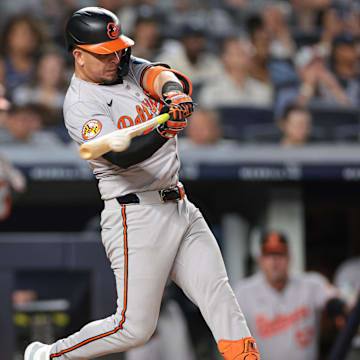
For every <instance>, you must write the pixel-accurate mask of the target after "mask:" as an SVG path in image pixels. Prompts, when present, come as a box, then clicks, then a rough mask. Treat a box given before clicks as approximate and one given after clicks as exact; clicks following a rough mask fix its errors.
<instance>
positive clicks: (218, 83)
mask: <svg viewBox="0 0 360 360" xmlns="http://www.w3.org/2000/svg"><path fill="white" fill-rule="evenodd" d="M92 5H96V6H101V7H105V8H108V9H109V10H111V11H113V12H115V13H116V14H117V15H118V16H119V18H120V20H121V25H122V30H123V32H124V33H125V34H127V35H128V36H130V37H132V38H133V39H134V40H135V46H134V47H133V55H135V56H138V57H144V58H147V59H149V60H152V61H159V62H163V63H167V64H169V65H170V66H172V67H174V68H176V69H178V70H179V71H181V72H184V73H186V74H188V75H189V77H190V78H191V79H192V81H193V85H194V93H193V98H194V99H195V101H196V102H197V103H198V104H199V105H198V108H199V109H201V108H205V109H206V111H215V112H218V113H219V114H217V115H216V116H217V117H219V118H220V125H224V129H223V132H222V133H223V137H224V138H228V139H231V138H234V139H235V140H237V141H242V142H275V143H276V142H279V143H281V144H282V145H284V146H298V145H304V144H306V143H308V142H310V141H330V142H331V141H358V136H359V135H358V133H359V132H358V127H359V125H358V105H359V102H360V77H359V66H358V62H359V61H358V60H359V54H360V42H359V39H360V7H359V3H358V2H357V1H351V0H350V1H346V0H340V1H335V0H333V1H332V0H317V1H309V0H304V1H300V0H289V1H285V0H283V1H281V0H279V1H265V0H252V1H249V0H208V1H205V0H197V1H190V0H173V1H164V0H158V1H156V0H98V1H96V0H89V1H83V0H62V1H60V0H50V1H46V2H44V1H41V0H32V1H25V0H23V1H16V2H14V1H10V0H5V1H2V3H1V16H0V31H1V33H0V34H1V57H0V84H1V94H2V96H3V98H4V99H3V100H2V101H5V100H7V101H9V102H10V104H11V110H10V111H9V113H8V114H7V113H6V110H5V109H7V106H5V107H4V106H3V107H2V108H3V110H2V112H3V113H2V116H1V124H0V126H1V128H0V136H1V139H4V141H20V142H31V144H37V143H38V142H40V143H41V142H42V141H46V139H47V138H48V139H49V140H50V139H51V141H53V139H54V136H53V135H55V137H57V138H58V140H59V141H60V142H61V141H62V142H65V143H66V142H68V141H69V138H68V137H67V135H66V133H65V131H64V127H63V123H62V102H63V99H64V94H65V91H66V86H67V84H68V82H69V79H70V77H71V76H72V73H71V70H70V69H71V66H70V65H71V62H72V57H71V54H69V53H67V52H66V50H65V44H64V37H63V28H64V23H65V21H66V19H67V18H68V16H69V14H71V13H72V12H73V11H74V10H76V9H78V8H80V7H82V6H92ZM34 105H35V106H34ZM29 106H30V108H31V111H32V112H33V113H34V112H35V113H37V118H38V121H33V119H32V117H31V116H26V117H25V118H24V119H23V122H22V127H24V129H25V128H26V132H27V133H28V136H25V137H22V138H21V137H19V136H17V135H16V134H14V129H13V127H14V126H12V124H11V123H12V122H13V120H12V119H11V118H13V113H14V112H15V113H16V112H18V111H19V112H29V111H30V110H29ZM294 106H296V107H298V108H300V107H301V108H302V109H301V111H302V112H309V116H306V117H304V116H303V117H297V118H296V120H294V119H292V121H291V122H287V119H285V118H286V115H287V114H288V113H289V107H294ZM229 108H231V111H232V114H233V118H235V119H236V121H237V122H238V124H237V127H236V129H237V131H235V132H234V131H233V129H234V128H233V127H232V131H227V126H226V121H227V118H228V117H227V116H224V110H228V109H229ZM249 108H250V109H252V110H253V109H255V110H257V109H258V110H259V112H261V111H267V116H266V117H263V120H261V121H260V120H259V116H258V117H256V116H254V115H253V114H254V112H249V111H248V110H249ZM329 108H330V109H334V111H338V112H339V116H338V119H339V120H338V122H335V123H332V124H331V126H334V127H335V128H336V127H337V126H340V127H341V125H342V124H344V123H346V124H347V125H349V126H347V128H346V129H347V130H346V131H333V132H331V135H330V136H329V134H330V132H329V131H322V128H323V127H325V126H329V124H326V114H327V113H328V112H329ZM19 109H20V110H19ZM4 112H5V113H4ZM299 112H300V110H299ZM8 118H9V119H8ZM260 118H261V117H260ZM26 119H29V120H26ZM244 119H247V120H248V121H244ZM249 123H250V125H249ZM285 123H288V124H290V123H292V126H289V125H288V126H285ZM262 125H264V126H262ZM264 129H266V130H264ZM38 132H41V134H40V136H38V134H37V133H38ZM33 133H35V136H30V135H31V134H33ZM241 134H246V135H245V136H244V135H241ZM284 139H286V141H285V140H284ZM1 141H3V140H1Z"/></svg>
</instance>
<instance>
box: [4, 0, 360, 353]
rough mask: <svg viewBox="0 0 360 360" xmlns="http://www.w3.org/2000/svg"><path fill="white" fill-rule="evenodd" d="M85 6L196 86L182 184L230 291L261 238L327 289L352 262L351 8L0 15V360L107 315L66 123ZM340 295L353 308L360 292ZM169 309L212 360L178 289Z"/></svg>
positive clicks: (248, 267)
mask: <svg viewBox="0 0 360 360" xmlns="http://www.w3.org/2000/svg"><path fill="white" fill-rule="evenodd" d="M83 6H101V7H105V8H107V9H109V10H111V11H113V12H114V13H116V14H117V15H118V17H119V19H120V21H121V27H122V31H123V32H124V33H125V34H126V35H128V36H130V37H131V38H133V39H134V40H135V46H134V47H133V55H135V56H138V57H144V58H146V59H148V60H151V61H161V62H164V63H168V64H169V65H170V66H172V67H174V68H175V69H177V70H178V71H181V72H183V73H185V74H187V75H188V76H189V77H190V79H191V80H192V81H193V85H194V93H193V98H194V100H195V102H196V103H197V104H198V106H197V109H196V112H195V113H194V115H193V116H192V118H191V120H190V121H189V125H188V127H187V129H186V131H185V132H184V134H182V135H181V136H180V138H179V152H180V157H181V160H182V168H181V179H182V181H183V183H184V185H185V188H186V190H187V194H188V196H189V198H190V199H191V200H192V201H193V202H194V203H195V204H196V205H197V206H198V207H199V208H200V209H201V210H202V212H203V214H204V216H205V218H206V220H207V221H208V223H209V225H210V227H211V229H212V230H213V232H214V234H215V236H216V238H217V240H218V242H219V245H220V247H221V250H222V252H223V255H224V259H225V263H226V267H227V269H228V273H229V277H230V282H231V284H233V285H234V284H236V283H237V282H238V281H240V280H241V279H242V278H244V277H247V276H249V275H251V274H253V273H254V272H255V271H256V269H257V263H256V257H257V256H258V254H259V239H260V235H261V233H262V231H263V230H264V229H277V230H279V231H282V232H283V233H285V234H286V235H287V238H288V239H289V243H290V248H291V251H292V262H291V271H292V272H293V273H301V272H304V271H316V272H318V273H320V274H322V275H323V276H324V277H326V278H327V280H328V281H329V282H331V283H334V282H335V276H336V273H337V271H338V270H339V268H340V266H341V265H343V264H344V263H345V262H347V261H349V260H351V259H357V258H358V257H360V221H359V218H360V144H359V142H360V118H359V115H360V112H359V104H360V66H359V65H360V62H359V59H360V3H359V2H358V1H356V0H339V1H332V0H283V1H270V0H192V1H190V0H98V1H96V0H93V1H92V0H16V1H13V0H1V4H0V43H1V46H0V231H1V233H0V288H1V289H2V290H1V294H2V296H1V297H0V304H1V305H2V306H0V309H1V310H0V332H1V337H0V344H1V345H0V347H1V348H2V353H3V355H2V356H1V358H2V359H5V360H10V359H11V360H13V359H15V360H20V359H22V353H23V349H24V348H25V346H26V345H27V344H28V343H29V341H31V340H33V339H37V340H43V341H44V342H52V341H54V340H55V339H57V338H59V337H63V336H66V335H68V334H71V333H72V332H73V331H76V330H77V329H78V328H79V327H81V326H82V325H83V324H85V323H86V322H88V321H89V320H93V319H97V318H99V317H103V316H108V315H110V314H111V313H112V312H113V311H114V310H115V289H114V282H113V279H112V273H111V271H110V268H109V264H108V263H107V260H106V258H105V254H104V251H103V248H102V245H101V239H100V234H99V230H100V229H99V216H100V212H101V210H102V206H103V205H102V202H101V200H100V197H99V194H98V192H97V185H96V182H95V181H94V178H93V176H92V174H91V172H90V169H89V168H88V166H87V163H86V162H85V161H84V160H82V159H80V158H79V156H78V154H77V146H76V145H74V144H73V143H72V142H71V141H70V138H69V136H68V135H67V132H66V130H65V128H64V125H63V118H62V103H63V99H64V96H65V93H66V89H67V85H68V83H69V79H70V78H71V76H72V74H73V63H72V62H73V60H72V55H71V54H69V53H67V52H66V51H65V46H64V38H63V29H64V24H65V22H66V19H67V18H68V17H69V15H70V14H72V12H73V11H75V10H77V9H79V8H81V7H83ZM209 266H211V264H209ZM356 271H358V272H357V274H359V275H360V265H359V266H358V267H357V268H355V273H356ZM358 278H359V276H358ZM336 285H337V287H338V289H339V293H340V295H341V297H342V298H343V299H344V301H345V302H347V303H348V304H350V306H351V304H353V303H354V296H356V291H357V290H358V289H359V288H360V284H358V286H359V287H358V288H357V287H356V286H355V285H353V284H351V286H349V282H347V281H346V280H345V281H343V282H339V283H337V284H336ZM164 299H165V300H166V299H170V300H171V301H175V302H176V303H177V304H178V305H179V307H180V309H181V312H182V314H183V318H184V319H185V326H187V329H188V330H187V333H188V335H189V341H190V344H191V346H192V347H193V353H194V358H196V359H199V360H202V359H217V358H218V357H217V356H218V355H217V352H216V344H215V343H214V341H213V340H212V337H211V334H210V332H209V330H208V328H207V326H206V324H205V323H204V322H203V320H202V318H201V315H200V313H199V312H198V310H197V308H196V307H195V306H193V305H192V304H191V303H190V302H189V301H188V300H187V299H186V298H185V296H184V295H183V294H182V292H181V291H180V290H179V289H178V288H176V287H175V286H174V285H169V286H168V289H167V291H166V296H165V297H164ZM170 300H169V301H170ZM358 345H359V344H358ZM353 346H354V347H356V346H355V345H353ZM359 346H360V345H359ZM329 350H330V347H329V346H328V347H324V349H323V353H322V354H320V357H321V358H322V359H325V356H326V354H327V353H328V352H329ZM107 358H110V357H107ZM112 358H113V359H122V358H123V355H121V354H118V355H117V356H116V357H112ZM104 359H105V357H104Z"/></svg>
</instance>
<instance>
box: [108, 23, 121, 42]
mask: <svg viewBox="0 0 360 360" xmlns="http://www.w3.org/2000/svg"><path fill="white" fill-rule="evenodd" d="M107 34H108V37H109V38H110V39H112V40H114V39H117V38H118V37H119V26H118V25H116V24H115V23H113V22H110V23H108V25H107Z"/></svg>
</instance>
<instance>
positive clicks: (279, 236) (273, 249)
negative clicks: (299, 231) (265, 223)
mask: <svg viewBox="0 0 360 360" xmlns="http://www.w3.org/2000/svg"><path fill="white" fill-rule="evenodd" d="M288 253H289V246H288V241H287V239H286V236H285V235H284V234H283V233H281V232H279V231H275V230H272V231H268V232H266V233H264V234H263V236H262V239H261V254H262V255H267V254H282V255H287V254H288Z"/></svg>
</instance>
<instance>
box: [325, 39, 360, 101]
mask: <svg viewBox="0 0 360 360" xmlns="http://www.w3.org/2000/svg"><path fill="white" fill-rule="evenodd" d="M330 66H331V70H332V71H333V73H334V75H335V76H336V78H337V80H338V82H339V84H340V85H341V87H342V88H343V89H344V91H345V93H346V96H347V97H348V99H349V100H350V102H351V105H352V106H353V107H357V106H359V105H360V74H359V67H358V54H357V43H356V40H355V38H354V37H353V36H352V35H350V34H343V35H342V36H339V37H337V38H335V39H334V42H333V45H332V52H331V56H330Z"/></svg>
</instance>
